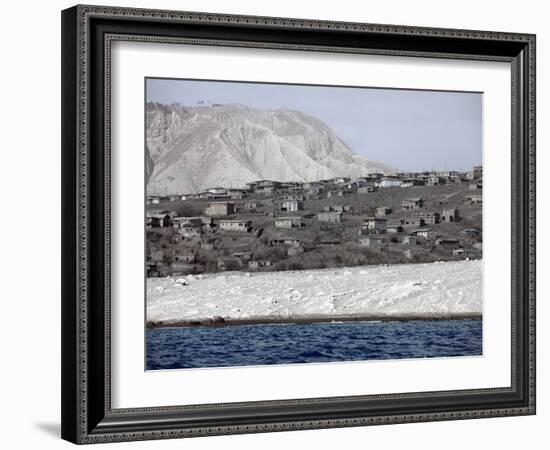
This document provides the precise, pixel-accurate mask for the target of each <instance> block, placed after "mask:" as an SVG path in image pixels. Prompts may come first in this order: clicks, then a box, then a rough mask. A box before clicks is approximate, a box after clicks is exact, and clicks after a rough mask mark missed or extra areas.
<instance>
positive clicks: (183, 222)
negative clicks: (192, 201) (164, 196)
mask: <svg viewBox="0 0 550 450" xmlns="http://www.w3.org/2000/svg"><path fill="white" fill-rule="evenodd" d="M202 224H203V222H202V218H200V217H174V218H173V219H172V225H173V226H174V228H181V227H184V226H201V225H202Z"/></svg>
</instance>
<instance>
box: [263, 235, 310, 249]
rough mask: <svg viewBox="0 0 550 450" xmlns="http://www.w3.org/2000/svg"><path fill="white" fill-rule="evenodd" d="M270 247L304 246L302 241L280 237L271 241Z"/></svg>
mask: <svg viewBox="0 0 550 450" xmlns="http://www.w3.org/2000/svg"><path fill="white" fill-rule="evenodd" d="M269 245H271V246H272V247H276V246H279V245H290V246H294V247H298V246H301V245H302V241H300V239H295V238H290V237H281V236H278V237H274V238H273V239H271V241H269Z"/></svg>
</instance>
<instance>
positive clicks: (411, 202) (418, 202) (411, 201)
mask: <svg viewBox="0 0 550 450" xmlns="http://www.w3.org/2000/svg"><path fill="white" fill-rule="evenodd" d="M423 206H424V200H422V199H421V198H406V199H404V200H403V201H402V202H401V208H402V209H404V210H411V209H420V208H422V207H423Z"/></svg>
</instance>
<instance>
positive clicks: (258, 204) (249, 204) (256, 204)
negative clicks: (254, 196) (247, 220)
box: [243, 200, 263, 211]
mask: <svg viewBox="0 0 550 450" xmlns="http://www.w3.org/2000/svg"><path fill="white" fill-rule="evenodd" d="M262 206H263V204H262V203H261V202H258V201H253V200H251V201H248V202H245V203H244V205H243V208H244V209H247V210H249V211H253V210H255V209H259V208H261V207H262Z"/></svg>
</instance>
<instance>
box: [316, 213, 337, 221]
mask: <svg viewBox="0 0 550 450" xmlns="http://www.w3.org/2000/svg"><path fill="white" fill-rule="evenodd" d="M317 219H318V220H319V222H332V223H340V222H342V213H340V212H336V211H323V212H320V213H319V214H317Z"/></svg>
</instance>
